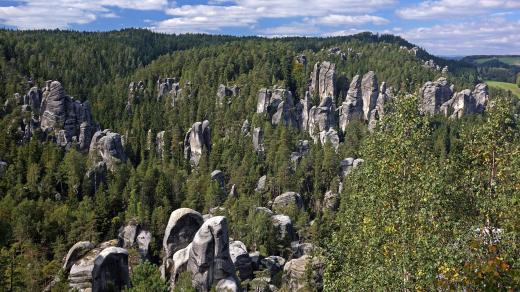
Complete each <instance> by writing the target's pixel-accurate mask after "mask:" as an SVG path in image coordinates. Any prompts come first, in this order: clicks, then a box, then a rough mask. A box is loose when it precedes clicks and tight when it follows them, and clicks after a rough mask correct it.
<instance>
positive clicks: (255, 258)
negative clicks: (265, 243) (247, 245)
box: [249, 251, 264, 271]
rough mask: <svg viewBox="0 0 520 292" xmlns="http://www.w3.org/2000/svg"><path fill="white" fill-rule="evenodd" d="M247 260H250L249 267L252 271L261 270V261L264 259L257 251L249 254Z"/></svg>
mask: <svg viewBox="0 0 520 292" xmlns="http://www.w3.org/2000/svg"><path fill="white" fill-rule="evenodd" d="M249 258H250V259H251V267H252V268H253V271H258V270H260V268H261V265H262V263H261V261H262V259H263V258H264V257H263V256H261V255H260V252H259V251H255V252H252V253H249Z"/></svg>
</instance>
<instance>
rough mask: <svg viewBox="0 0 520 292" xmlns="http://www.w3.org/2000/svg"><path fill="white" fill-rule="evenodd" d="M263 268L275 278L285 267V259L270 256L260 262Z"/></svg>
mask: <svg viewBox="0 0 520 292" xmlns="http://www.w3.org/2000/svg"><path fill="white" fill-rule="evenodd" d="M260 264H261V265H262V267H263V268H265V269H266V270H268V271H269V273H270V276H271V277H273V276H274V275H276V274H277V273H278V272H280V271H282V269H283V266H284V265H285V259H284V258H282V257H280V256H268V257H266V258H263V259H261V260H260Z"/></svg>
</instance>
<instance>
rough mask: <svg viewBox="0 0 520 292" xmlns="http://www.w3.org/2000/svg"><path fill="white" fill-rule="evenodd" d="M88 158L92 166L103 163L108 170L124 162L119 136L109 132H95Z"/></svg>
mask: <svg viewBox="0 0 520 292" xmlns="http://www.w3.org/2000/svg"><path fill="white" fill-rule="evenodd" d="M89 158H90V159H91V161H93V163H94V164H96V163H99V162H103V163H105V164H106V166H107V168H108V169H109V170H112V171H113V170H114V169H115V167H116V165H118V164H119V163H121V162H125V161H126V154H125V152H124V150H123V145H122V144H121V135H119V134H118V133H114V132H112V131H110V130H108V129H107V130H104V131H97V132H96V133H95V134H94V136H93V137H92V141H91V143H90V148H89Z"/></svg>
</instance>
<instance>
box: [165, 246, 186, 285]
mask: <svg viewBox="0 0 520 292" xmlns="http://www.w3.org/2000/svg"><path fill="white" fill-rule="evenodd" d="M190 250H191V243H190V244H189V245H188V246H186V247H185V248H183V249H180V250H178V251H177V252H175V254H173V256H172V258H171V262H170V266H171V267H170V273H169V276H170V285H171V287H175V283H176V282H177V280H178V278H179V275H180V274H181V273H182V272H185V271H186V270H187V269H188V260H189V259H190Z"/></svg>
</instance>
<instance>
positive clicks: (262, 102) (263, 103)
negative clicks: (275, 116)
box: [256, 88, 273, 114]
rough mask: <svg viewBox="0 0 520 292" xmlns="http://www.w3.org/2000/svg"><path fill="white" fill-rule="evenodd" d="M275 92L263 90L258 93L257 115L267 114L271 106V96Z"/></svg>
mask: <svg viewBox="0 0 520 292" xmlns="http://www.w3.org/2000/svg"><path fill="white" fill-rule="evenodd" d="M272 95H273V92H272V91H271V90H270V89H267V88H262V89H260V91H259V92H258V101H257V104H256V113H257V114H262V113H267V112H268V108H269V105H270V104H271V96H272Z"/></svg>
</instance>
